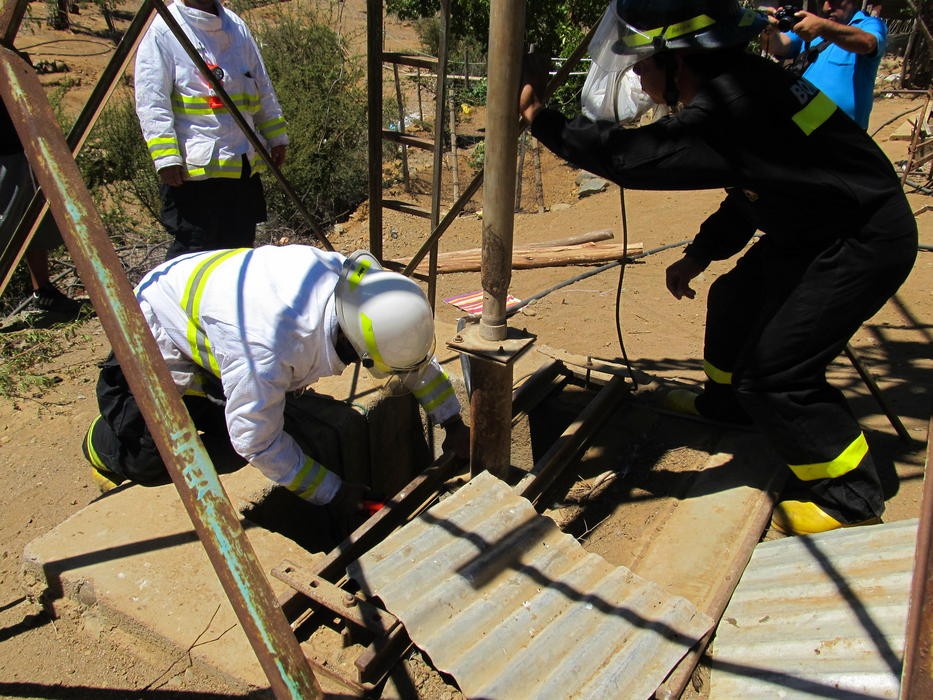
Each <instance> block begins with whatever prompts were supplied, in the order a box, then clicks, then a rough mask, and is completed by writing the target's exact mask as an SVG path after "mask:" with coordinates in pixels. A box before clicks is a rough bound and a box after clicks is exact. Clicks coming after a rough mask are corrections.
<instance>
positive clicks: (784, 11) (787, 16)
mask: <svg viewBox="0 0 933 700" xmlns="http://www.w3.org/2000/svg"><path fill="white" fill-rule="evenodd" d="M800 11H801V8H799V7H797V6H795V5H781V6H780V7H779V8H777V9H776V10H775V11H774V19H776V20H777V22H778V24H777V27H778V29H780V30H781V31H782V32H789V31H790V30H792V29H793V28H794V25H795V24H797V23H798V22H799V21H800V18H799V17H797V16H796V15H797V13H798V12H800Z"/></svg>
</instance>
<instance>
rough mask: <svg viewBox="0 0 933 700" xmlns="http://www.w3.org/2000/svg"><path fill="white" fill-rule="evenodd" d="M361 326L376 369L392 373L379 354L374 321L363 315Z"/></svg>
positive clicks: (361, 316) (361, 315) (367, 349)
mask: <svg viewBox="0 0 933 700" xmlns="http://www.w3.org/2000/svg"><path fill="white" fill-rule="evenodd" d="M367 267H368V264H367ZM360 326H361V327H362V330H363V340H364V341H365V342H366V351H367V352H368V353H369V357H370V359H372V361H373V364H374V365H375V366H376V369H378V370H381V371H383V372H391V371H392V368H391V367H389V366H388V365H387V364H386V363H385V362H384V361H383V359H382V355H381V354H380V352H379V347H378V346H377V345H376V333H375V331H374V330H373V320H372V319H371V318H370V317H369V316H367V315H366V314H363V313H361V314H360Z"/></svg>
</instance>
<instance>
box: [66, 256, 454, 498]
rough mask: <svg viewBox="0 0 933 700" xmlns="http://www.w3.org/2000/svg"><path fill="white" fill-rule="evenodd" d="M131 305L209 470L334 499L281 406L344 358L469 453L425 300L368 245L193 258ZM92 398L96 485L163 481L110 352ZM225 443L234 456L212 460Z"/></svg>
mask: <svg viewBox="0 0 933 700" xmlns="http://www.w3.org/2000/svg"><path fill="white" fill-rule="evenodd" d="M136 297H137V299H138V301H139V305H140V307H141V309H142V312H143V315H144V316H145V318H146V322H147V323H148V325H149V327H150V329H151V330H152V333H153V335H154V337H155V339H156V343H157V344H158V346H159V349H160V351H161V353H162V356H163V358H164V359H165V361H166V363H167V364H168V367H169V370H170V371H171V374H172V378H173V380H174V382H175V385H176V386H177V387H178V390H179V392H181V393H182V395H183V400H184V402H185V404H186V406H187V407H188V410H189V412H190V413H191V415H192V418H193V420H194V422H195V425H196V426H197V427H198V429H199V430H200V431H202V440H203V442H204V444H205V447H207V449H208V452H209V453H211V455H212V458H214V462H215V465H216V466H218V468H219V469H221V468H222V467H223V466H232V467H233V468H239V467H240V466H242V464H243V461H242V460H246V461H248V462H250V463H252V464H253V466H255V467H257V468H258V469H259V470H260V471H262V472H263V473H264V474H265V475H266V476H267V477H269V478H270V479H271V480H272V481H274V482H276V483H278V484H281V485H283V486H285V487H287V488H288V489H289V490H290V491H292V492H294V493H295V494H297V495H298V496H300V497H301V498H303V499H305V500H307V501H309V502H311V503H313V504H318V505H321V504H326V503H329V502H331V501H332V500H333V499H334V497H335V496H336V495H337V494H338V491H340V489H341V480H340V478H339V477H338V476H337V475H336V474H334V473H333V472H331V471H329V470H328V469H327V468H326V467H325V466H324V465H322V464H320V463H319V462H318V461H316V460H315V459H314V458H313V457H311V456H309V455H306V454H304V452H303V451H302V449H301V447H299V445H298V443H297V442H296V441H295V440H294V439H293V438H292V437H291V436H290V435H288V433H286V432H285V431H284V429H283V428H284V408H285V400H286V394H288V393H289V392H293V391H298V390H301V389H304V388H306V387H308V386H309V385H311V384H313V383H314V382H315V381H316V380H318V379H320V378H321V377H326V376H331V375H336V374H340V373H341V372H342V371H343V369H344V368H345V367H346V365H347V364H349V363H351V362H361V363H362V364H363V365H364V366H365V367H367V368H368V369H369V371H370V372H371V373H372V374H373V375H375V376H377V377H384V376H388V375H398V376H399V377H400V378H401V380H402V381H403V382H404V383H405V385H406V386H407V387H408V388H409V389H410V390H411V391H412V392H413V393H414V395H415V397H416V398H417V399H418V402H419V403H420V404H421V406H422V407H423V408H424V409H425V410H426V411H427V413H428V414H429V415H430V416H431V418H432V419H433V420H434V421H435V422H436V423H440V424H441V425H443V426H444V428H445V430H446V439H445V441H444V449H445V450H447V449H449V450H451V451H453V452H454V453H456V454H457V455H458V456H460V457H463V458H466V457H467V456H468V450H469V447H468V445H469V432H468V429H467V428H466V426H465V425H464V424H463V422H462V420H461V418H460V402H459V400H458V399H457V397H456V395H455V393H454V390H453V387H452V386H451V383H450V379H449V378H448V376H447V374H446V373H445V372H444V370H443V369H442V368H441V367H440V365H439V364H438V362H437V360H436V359H435V358H434V354H433V351H434V320H433V314H432V311H431V307H430V305H429V304H428V301H427V299H426V298H425V296H424V293H423V292H422V291H421V289H420V287H418V285H417V284H416V283H415V282H413V281H412V280H410V279H408V278H407V277H404V276H402V275H400V274H398V273H395V272H389V271H386V270H383V269H382V268H381V267H380V265H379V263H378V262H377V261H376V259H375V258H374V257H373V256H372V255H370V254H369V253H366V252H365V251H358V252H357V253H354V254H353V255H352V256H350V257H349V258H347V257H344V256H343V255H341V254H340V253H332V252H324V251H321V250H319V249H317V248H312V247H310V246H303V245H292V246H283V247H275V246H261V247H259V248H255V249H243V248H241V249H236V250H220V251H209V252H204V253H195V254H190V255H186V256H183V257H179V258H176V259H174V260H169V261H166V262H164V263H162V264H161V265H159V266H158V267H156V268H155V269H154V270H152V271H151V272H150V273H149V274H148V275H147V276H146V277H145V278H143V280H142V281H141V282H140V284H139V286H138V287H137V289H136ZM97 394H98V403H99V406H100V412H101V415H100V416H98V417H97V418H96V419H95V420H94V422H93V423H92V424H91V427H90V428H89V429H88V432H87V435H86V437H85V440H84V444H83V448H84V453H85V456H86V457H87V459H88V461H90V462H91V464H92V465H93V467H94V477H95V480H96V481H97V482H98V485H100V486H101V487H102V489H104V490H106V488H107V487H112V486H113V485H115V484H117V483H120V482H122V481H124V480H131V481H134V482H137V483H141V484H143V485H157V484H163V483H168V481H169V477H168V473H167V471H166V468H165V465H164V463H163V461H162V459H161V457H160V456H159V454H158V451H157V449H156V447H155V445H154V443H153V440H152V437H151V435H150V433H149V431H148V429H147V428H146V425H145V421H144V420H143V418H142V415H141V414H140V412H139V408H138V407H137V405H136V401H135V399H134V398H133V396H132V394H131V393H130V390H129V387H128V386H127V383H126V379H125V377H124V376H123V372H122V371H121V370H120V367H119V365H118V364H117V363H116V361H115V360H114V358H113V355H112V353H111V357H110V358H108V360H107V362H105V363H104V365H103V366H102V370H101V374H100V379H99V381H98V386H97ZM228 436H229V437H228ZM228 440H229V442H228ZM224 447H226V448H227V449H228V450H229V447H232V448H233V450H234V451H235V452H236V453H237V454H238V455H239V456H240V457H241V458H242V459H241V460H239V461H238V462H236V463H234V464H232V465H230V464H229V463H226V464H225V463H223V460H224V459H225V458H226V457H225V456H224V454H225V453H224ZM218 455H220V460H218Z"/></svg>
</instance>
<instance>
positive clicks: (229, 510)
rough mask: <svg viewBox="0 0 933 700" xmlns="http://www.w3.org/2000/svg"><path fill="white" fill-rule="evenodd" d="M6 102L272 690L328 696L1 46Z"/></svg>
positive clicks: (47, 120) (109, 251)
mask: <svg viewBox="0 0 933 700" xmlns="http://www.w3.org/2000/svg"><path fill="white" fill-rule="evenodd" d="M0 97H2V99H3V102H4V103H5V104H6V106H7V108H8V109H9V112H10V116H11V117H12V119H13V123H14V124H15V125H16V130H17V133H18V134H19V137H20V140H21V141H22V143H23V145H24V147H25V149H26V157H27V158H28V160H29V163H30V166H31V167H32V169H33V172H34V173H35V175H36V178H37V180H38V181H39V185H40V186H41V187H42V190H43V192H45V195H46V197H47V198H48V200H49V203H50V205H51V208H52V214H53V216H54V217H55V222H56V223H57V224H58V227H59V229H60V230H61V233H62V238H63V239H64V241H65V244H66V245H67V246H68V251H69V252H70V253H71V256H72V258H73V259H74V261H75V265H76V266H77V268H78V272H79V273H80V275H81V279H82V281H83V282H84V286H85V288H86V289H87V291H88V294H89V295H90V297H91V300H92V302H93V303H94V308H95V310H96V311H97V314H98V316H99V317H100V320H101V323H102V325H103V327H104V329H105V331H106V332H107V336H108V338H109V339H110V342H111V345H112V346H113V351H114V354H115V355H116V357H117V359H118V360H119V362H120V365H121V366H122V367H123V370H124V373H125V374H126V378H127V381H128V383H129V385H130V389H131V390H132V392H133V395H134V396H135V397H136V400H137V402H138V403H139V407H140V410H141V411H142V413H143V416H144V417H145V419H146V424H147V425H148V426H149V428H150V431H151V432H152V436H153V439H154V440H155V442H156V445H157V446H158V447H159V454H160V455H161V456H162V459H163V460H164V461H165V464H166V467H167V469H168V472H169V474H170V475H171V477H172V481H173V482H174V483H175V487H176V488H177V489H178V493H179V496H180V497H181V499H182V502H183V503H184V505H185V508H186V509H187V511H188V515H189V517H190V518H191V521H192V523H193V525H194V528H195V531H196V532H197V534H198V537H199V538H200V539H201V542H202V544H203V545H204V548H205V550H206V551H207V554H208V557H209V558H210V560H211V564H212V565H213V566H214V570H215V572H216V573H217V577H218V578H219V579H220V582H221V584H222V585H223V587H224V591H225V592H226V594H227V596H228V598H229V599H230V603H231V604H232V606H233V609H234V612H235V613H236V615H237V618H238V619H239V621H240V624H241V625H242V626H243V629H244V631H245V632H246V636H247V638H248V639H249V641H250V644H252V646H253V650H254V651H255V652H256V656H257V657H258V659H259V663H260V665H261V666H262V668H263V670H264V671H265V673H266V676H267V677H268V678H269V682H270V685H271V686H272V690H273V692H275V694H276V697H279V698H319V697H321V689H320V686H318V684H317V680H316V678H315V677H314V674H313V673H312V672H311V669H310V666H309V665H308V662H307V659H306V658H305V656H304V653H303V652H302V650H301V647H300V646H299V644H298V640H297V639H296V638H295V635H294V634H293V633H292V631H291V629H290V628H289V626H288V622H287V621H286V619H285V615H284V614H283V613H282V610H281V608H279V606H278V602H277V601H276V598H275V596H274V595H273V593H272V589H271V588H270V586H269V583H268V581H267V580H266V578H265V577H264V575H263V573H262V569H261V568H260V565H259V561H258V559H257V558H256V554H255V552H254V551H253V549H252V546H251V545H250V543H249V540H248V539H247V538H246V534H245V532H244V531H243V528H242V526H241V525H240V521H239V518H238V517H237V514H236V512H235V511H234V509H233V506H232V505H231V504H230V501H229V500H228V499H227V496H226V494H225V493H224V490H223V487H222V486H221V484H220V480H219V479H218V478H217V472H216V471H215V469H214V466H213V465H212V464H211V461H210V458H209V457H208V456H207V452H206V451H205V450H204V446H203V445H202V444H201V441H200V439H199V438H198V434H197V430H196V429H195V427H194V424H193V423H192V421H191V417H190V416H189V415H188V412H187V411H186V410H185V407H184V404H182V402H181V398H180V397H179V395H178V391H177V389H176V388H175V385H174V383H173V382H172V379H171V376H170V375H169V372H168V368H167V367H166V365H165V362H164V360H163V359H162V355H161V354H160V353H159V350H158V347H157V346H156V344H155V340H154V339H153V337H152V333H151V332H150V330H149V327H148V326H147V325H146V322H145V320H144V319H143V316H142V313H141V312H140V310H139V306H138V304H137V303H136V299H135V297H134V295H133V290H132V288H131V287H130V283H129V281H128V280H127V279H126V276H125V275H123V274H121V273H120V272H119V271H120V270H121V269H122V268H121V266H120V261H119V259H118V258H117V255H116V252H115V251H114V249H113V245H112V244H111V242H110V240H109V239H108V238H107V234H106V231H105V229H104V224H103V222H102V221H101V219H100V216H99V215H98V213H97V211H96V209H95V208H94V203H93V201H92V199H91V195H90V193H89V192H88V190H87V188H86V187H85V186H84V182H83V180H82V178H81V173H80V171H79V170H78V166H77V164H76V163H75V161H74V158H73V156H72V155H71V152H70V150H69V148H68V145H67V144H66V143H65V139H64V136H63V135H62V132H61V130H60V129H59V128H58V125H57V123H56V121H55V116H54V114H53V113H52V108H51V106H50V105H49V102H48V100H47V99H46V97H45V93H44V92H43V89H42V86H41V85H40V83H39V80H38V78H37V77H36V74H35V71H33V70H32V68H30V67H29V66H28V65H27V64H26V63H25V62H24V61H23V60H22V59H21V58H19V57H18V56H17V55H16V54H15V53H13V52H12V51H10V50H8V49H5V48H4V49H0Z"/></svg>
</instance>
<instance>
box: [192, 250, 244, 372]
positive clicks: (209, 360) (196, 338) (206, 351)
mask: <svg viewBox="0 0 933 700" xmlns="http://www.w3.org/2000/svg"><path fill="white" fill-rule="evenodd" d="M246 250H247V249H246V248H238V249H236V250H224V251H221V252H220V253H217V254H216V255H212V256H210V257H209V258H207V259H206V260H204V261H203V262H201V263H199V264H198V265H197V266H196V267H195V268H194V271H193V272H192V273H191V277H189V278H188V284H187V285H186V287H185V293H184V294H183V295H182V297H181V307H182V309H184V311H185V314H187V316H188V330H187V338H188V344H189V345H190V346H191V359H192V360H194V362H195V363H197V364H198V366H200V367H203V368H204V369H206V370H208V371H209V372H210V373H211V374H213V375H214V376H215V377H219V376H220V367H219V366H218V365H217V358H216V357H214V353H213V352H212V351H211V342H210V340H209V339H208V337H207V334H206V333H205V332H204V329H203V328H201V324H200V321H199V316H200V311H201V294H202V293H203V292H204V283H205V282H206V281H207V278H208V277H209V276H210V273H211V272H213V271H214V270H215V269H216V268H217V266H218V265H220V263H222V262H224V261H225V260H227V259H228V258H232V257H233V256H234V255H239V254H240V253H243V252H245V251H246Z"/></svg>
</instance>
